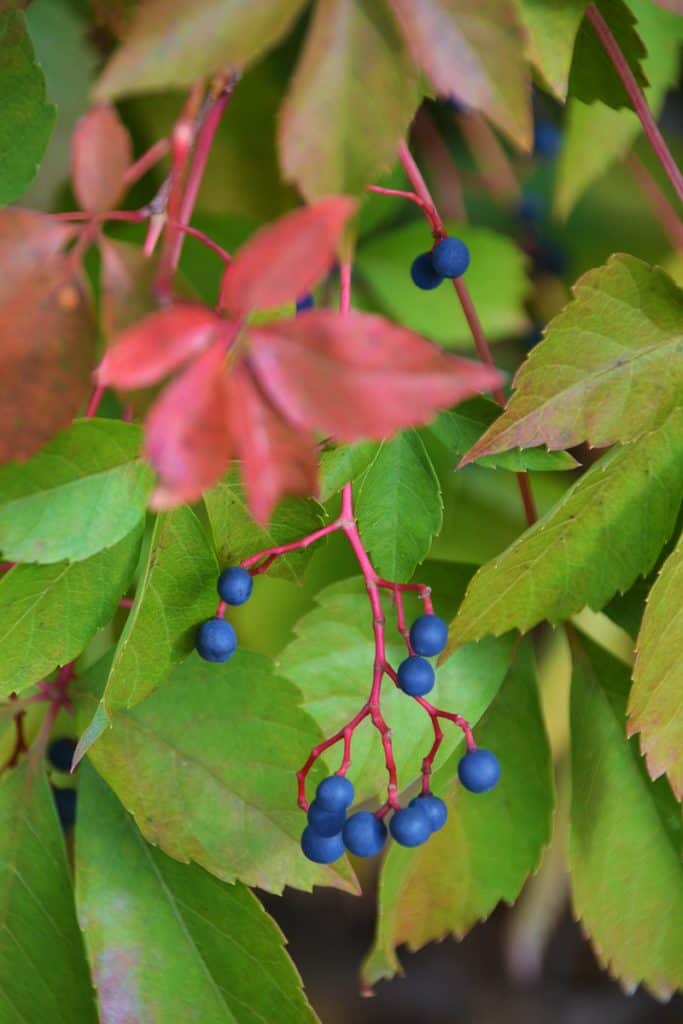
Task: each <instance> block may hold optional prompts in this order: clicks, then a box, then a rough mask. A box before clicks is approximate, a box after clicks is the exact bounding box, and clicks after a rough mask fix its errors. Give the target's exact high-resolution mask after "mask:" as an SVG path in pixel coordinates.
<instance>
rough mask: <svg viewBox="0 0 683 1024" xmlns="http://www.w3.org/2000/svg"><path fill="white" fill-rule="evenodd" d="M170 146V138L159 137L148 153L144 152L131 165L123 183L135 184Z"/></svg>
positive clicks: (126, 184) (127, 185)
mask: <svg viewBox="0 0 683 1024" xmlns="http://www.w3.org/2000/svg"><path fill="white" fill-rule="evenodd" d="M170 148H171V147H170V144H169V141H168V139H159V141H158V142H155V143H154V145H153V146H151V147H150V148H149V149H148V150H147V152H146V153H143V154H142V156H141V157H139V158H138V159H137V160H136V161H135V163H133V164H131V165H130V167H129V168H128V170H127V171H126V173H125V174H124V176H123V184H124V185H125V186H126V187H129V186H130V185H133V184H134V183H135V182H136V181H138V179H139V178H141V177H142V176H143V175H144V174H146V173H147V171H149V170H150V168H152V167H154V165H155V164H156V163H158V162H159V160H161V159H162V158H163V157H165V156H166V154H167V153H168V151H169V149H170Z"/></svg>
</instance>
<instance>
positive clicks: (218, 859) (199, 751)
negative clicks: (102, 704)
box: [74, 650, 356, 892]
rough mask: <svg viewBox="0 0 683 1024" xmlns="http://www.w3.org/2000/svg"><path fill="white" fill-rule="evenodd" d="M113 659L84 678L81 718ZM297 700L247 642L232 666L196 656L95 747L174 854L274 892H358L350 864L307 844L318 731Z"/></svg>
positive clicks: (123, 714) (107, 773) (131, 806)
mask: <svg viewBox="0 0 683 1024" xmlns="http://www.w3.org/2000/svg"><path fill="white" fill-rule="evenodd" d="M108 668H109V665H108V659H103V660H102V661H100V662H98V663H97V664H96V665H95V666H93V668H92V669H91V670H90V672H89V673H88V674H87V675H86V676H84V677H82V678H81V679H80V680H79V683H80V686H81V687H82V691H83V692H81V693H77V694H75V695H74V696H75V697H76V699H77V701H78V708H77V714H78V724H79V728H82V727H83V726H84V725H85V724H86V723H87V721H88V720H89V719H91V718H92V715H93V712H94V711H95V708H96V706H97V699H98V698H99V695H100V692H101V688H102V686H103V684H104V680H105V679H106V677H107V673H108ZM298 701H299V694H298V693H297V691H296V690H295V689H294V687H293V686H291V685H290V684H289V683H288V682H287V680H285V679H283V678H282V677H281V676H276V675H275V673H274V671H273V668H272V666H271V664H270V662H269V661H268V660H267V659H266V658H264V657H262V656H261V655H258V654H253V653H252V652H250V651H242V650H238V651H237V653H236V654H235V655H234V657H233V658H232V659H231V660H230V661H229V662H227V663H226V664H223V665H212V664H209V663H208V662H205V661H202V660H201V659H200V658H199V657H198V656H197V655H193V656H191V657H190V658H188V660H187V661H186V662H185V663H184V664H183V665H181V666H179V667H178V668H176V669H175V670H174V671H173V672H172V673H171V675H170V676H169V677H168V678H167V679H166V681H165V682H164V685H163V686H161V687H160V688H159V689H158V690H157V691H156V692H155V693H153V694H152V695H151V696H150V697H149V699H148V700H146V701H143V703H142V704H138V705H137V706H136V707H134V708H131V709H130V710H129V711H119V712H116V713H115V714H114V715H113V716H112V723H113V727H112V728H111V729H109V730H107V731H106V732H105V733H104V734H103V735H102V736H101V737H100V739H99V740H98V742H97V743H96V744H95V745H94V746H93V747H92V748H91V749H90V751H89V752H88V756H89V757H90V759H91V760H92V762H93V764H94V765H95V767H96V768H97V770H98V772H99V773H100V775H102V777H103V778H104V779H105V781H106V782H108V783H109V785H110V786H111V787H112V789H113V790H114V792H115V793H116V795H117V796H118V798H119V800H120V801H121V802H122V804H123V805H124V807H126V808H127V810H129V811H130V812H131V814H133V816H134V817H135V820H136V822H137V825H138V828H139V829H140V831H141V832H142V834H143V835H144V837H145V838H146V839H147V840H148V841H149V842H151V843H153V844H154V845H158V846H160V847H161V849H162V850H163V851H164V852H165V853H167V854H168V855H169V856H171V857H175V858H176V859H177V860H180V861H185V862H187V861H190V860H192V861H194V862H195V863H196V864H199V865H200V866H201V867H204V868H206V870H207V871H210V872H211V873H212V874H214V875H216V876H217V877H218V878H221V879H223V881H226V882H232V881H235V879H239V880H240V881H242V882H245V883H246V884H247V885H257V886H259V887H260V888H262V889H266V890H268V891H269V892H281V891H282V889H283V887H284V886H285V885H292V886H294V887H296V888H299V889H305V890H310V889H311V888H312V886H313V885H333V886H336V887H337V888H340V889H345V890H347V891H349V892H355V891H356V888H355V880H354V876H353V873H352V872H351V870H350V868H349V867H348V865H347V864H345V863H344V862H341V863H340V864H337V865H330V866H329V867H321V866H319V865H316V864H312V863H310V862H309V861H307V860H306V859H305V857H304V856H303V854H302V852H301V849H300V846H299V839H300V836H301V832H302V830H303V827H304V825H305V823H306V822H305V818H304V815H303V814H302V812H301V811H300V810H299V809H298V807H297V804H296V780H295V772H296V771H297V769H299V768H300V767H301V765H302V764H303V763H304V761H305V759H306V757H307V756H308V753H309V751H310V749H311V747H312V746H314V744H315V743H316V742H317V740H318V733H317V730H316V727H315V725H314V724H313V722H312V721H311V719H310V718H309V717H308V716H307V715H306V714H305V713H304V712H303V711H302V710H301V709H300V708H299V707H298ZM316 776H317V779H318V781H319V779H320V778H322V776H323V769H322V768H321V769H320V771H319V772H317V773H316Z"/></svg>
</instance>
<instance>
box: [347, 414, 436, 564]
mask: <svg viewBox="0 0 683 1024" xmlns="http://www.w3.org/2000/svg"><path fill="white" fill-rule="evenodd" d="M442 512H443V505H442V502H441V488H440V486H439V480H438V477H437V475H436V473H435V471H434V466H433V465H432V462H431V460H430V458H429V456H428V455H427V452H426V451H425V447H424V444H423V443H422V441H421V440H420V435H419V434H418V433H417V431H415V430H404V431H403V432H402V433H400V434H397V435H396V437H394V438H393V439H392V440H391V441H385V442H384V444H383V445H382V447H381V448H380V450H379V451H378V452H377V456H376V458H375V459H374V460H373V461H372V463H371V464H370V466H369V467H368V469H367V470H366V472H365V473H364V474H363V476H362V477H361V479H360V480H359V481H358V482H357V484H356V516H357V519H358V526H359V528H360V531H361V534H362V536H363V541H364V543H365V546H366V548H367V549H368V551H369V553H370V556H371V558H372V561H373V564H374V566H375V569H376V570H377V572H378V573H379V574H380V576H384V577H386V578H387V579H390V580H404V579H409V578H410V577H411V576H412V575H413V572H414V571H415V567H416V565H417V564H418V563H419V562H421V561H422V560H423V559H424V558H425V556H426V555H427V552H428V551H429V548H430V546H431V542H432V538H433V536H434V534H436V533H438V532H439V530H440V529H441V521H442Z"/></svg>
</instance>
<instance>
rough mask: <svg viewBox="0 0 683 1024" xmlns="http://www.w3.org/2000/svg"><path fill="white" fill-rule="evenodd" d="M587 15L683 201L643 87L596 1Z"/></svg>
mask: <svg viewBox="0 0 683 1024" xmlns="http://www.w3.org/2000/svg"><path fill="white" fill-rule="evenodd" d="M586 17H587V18H588V20H589V21H590V23H591V25H592V26H593V29H594V31H595V34H596V35H597V37H598V39H599V40H600V42H601V43H602V46H603V48H604V50H605V53H606V54H607V56H608V57H609V59H610V60H611V61H612V64H613V65H614V69H615V71H616V72H617V74H618V75H619V78H620V79H621V81H622V82H623V84H624V88H625V89H626V92H627V93H628V96H629V99H630V100H631V103H632V104H633V109H634V110H635V112H636V114H637V115H638V117H639V119H640V123H641V124H642V126H643V131H644V132H645V134H646V135H647V137H648V139H649V142H650V145H651V146H652V148H653V150H654V151H655V153H656V155H657V159H658V160H659V162H660V163H661V165H662V167H663V168H664V171H665V173H666V175H667V177H668V179H669V181H670V182H671V184H672V186H673V188H674V190H675V192H676V195H677V196H678V198H679V200H681V201H682V202H683V175H682V174H681V172H680V171H679V169H678V166H677V164H676V161H675V160H674V158H673V156H672V155H671V152H670V150H669V147H668V146H667V144H666V142H665V141H664V137H663V135H662V133H661V132H660V130H659V128H658V126H657V122H656V121H655V119H654V117H653V116H652V111H651V110H650V108H649V107H648V105H647V102H646V100H645V97H644V95H643V93H642V90H641V89H640V86H639V85H638V82H637V81H636V78H635V75H634V74H633V72H632V71H631V68H630V67H629V63H628V61H627V60H626V58H625V57H624V55H623V53H622V52H621V50H620V48H619V44H618V42H617V41H616V39H615V38H614V36H613V35H612V32H611V29H610V27H609V25H608V24H607V22H606V21H605V19H604V18H603V16H602V14H601V13H600V11H599V10H598V8H597V7H596V6H595V4H589V5H588V7H587V8H586Z"/></svg>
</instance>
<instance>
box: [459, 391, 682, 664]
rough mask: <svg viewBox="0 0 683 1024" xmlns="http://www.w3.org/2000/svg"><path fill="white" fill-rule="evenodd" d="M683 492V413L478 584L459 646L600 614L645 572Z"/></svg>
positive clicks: (563, 505) (624, 451) (602, 471)
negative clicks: (584, 613) (589, 611)
mask: <svg viewBox="0 0 683 1024" xmlns="http://www.w3.org/2000/svg"><path fill="white" fill-rule="evenodd" d="M682 497H683V410H680V411H679V412H677V413H673V414H672V416H671V417H670V419H669V420H667V422H666V423H665V424H663V426H661V427H660V428H659V429H658V430H655V431H653V432H652V433H651V434H647V435H646V436H645V437H643V438H641V439H640V440H639V441H635V442H633V443H632V444H630V445H627V446H625V447H623V448H621V447H620V448H615V449H613V450H612V451H611V452H609V453H608V454H607V455H604V456H603V457H602V458H601V459H600V460H599V461H598V462H597V463H595V464H594V465H593V466H591V468H590V469H589V470H588V472H587V473H586V474H585V475H584V476H582V477H581V478H580V479H579V480H578V481H577V482H576V483H575V484H574V485H573V486H572V487H571V488H570V489H569V490H568V491H567V493H566V494H565V496H564V497H563V498H562V499H561V500H560V501H559V502H558V504H557V505H556V506H555V507H554V508H553V509H551V511H550V512H548V513H547V514H546V515H545V516H543V518H542V519H540V520H539V521H538V522H537V523H536V524H535V525H534V526H532V527H531V529H530V530H527V531H526V533H523V534H522V536H521V537H519V538H518V539H517V540H516V541H515V542H514V543H513V544H512V545H511V546H510V547H509V548H508V549H507V550H506V551H504V552H503V553H502V555H500V556H499V557H498V558H496V559H495V560H494V561H492V562H488V563H487V564H486V565H485V566H483V567H482V568H481V569H480V570H479V572H478V573H477V575H476V576H475V577H474V579H473V580H472V583H471V584H470V587H469V589H468V591H467V594H466V595H465V600H464V601H463V603H462V605H461V607H460V611H459V612H458V615H457V617H456V618H455V620H454V622H453V623H452V625H451V643H452V645H453V646H460V644H463V643H467V642H468V641H469V640H475V639H477V638H478V637H480V636H485V635H486V634H488V633H493V634H495V635H498V634H500V633H505V632H507V631H508V630H509V629H520V630H522V632H525V631H526V630H528V629H531V627H532V626H535V625H536V623H537V622H541V621H542V620H543V619H547V620H548V621H549V622H552V623H557V622H560V621H562V620H563V619H566V618H568V617H569V616H570V615H572V614H574V612H578V611H579V610H580V609H581V608H583V607H584V605H588V606H589V607H590V608H593V609H594V610H595V611H597V610H599V609H600V608H602V607H603V606H604V605H605V604H606V603H607V601H609V599H610V598H611V597H613V596H614V594H615V593H617V592H618V591H625V590H627V589H628V588H629V587H630V586H631V584H632V583H633V582H634V580H636V579H637V577H638V576H641V575H645V574H646V573H647V572H649V570H650V569H651V568H652V566H653V565H654V563H655V560H656V558H657V555H658V554H659V551H660V549H661V547H662V545H663V544H664V542H665V541H666V540H667V538H668V537H669V536H670V535H671V532H672V531H673V529H674V526H675V523H676V517H677V515H678V510H679V506H680V502H681V498H682Z"/></svg>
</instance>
